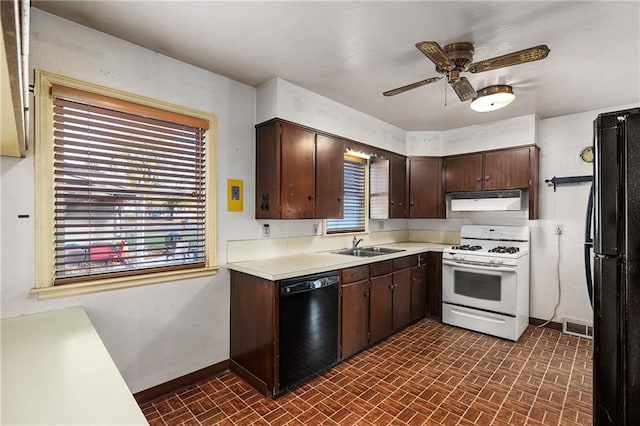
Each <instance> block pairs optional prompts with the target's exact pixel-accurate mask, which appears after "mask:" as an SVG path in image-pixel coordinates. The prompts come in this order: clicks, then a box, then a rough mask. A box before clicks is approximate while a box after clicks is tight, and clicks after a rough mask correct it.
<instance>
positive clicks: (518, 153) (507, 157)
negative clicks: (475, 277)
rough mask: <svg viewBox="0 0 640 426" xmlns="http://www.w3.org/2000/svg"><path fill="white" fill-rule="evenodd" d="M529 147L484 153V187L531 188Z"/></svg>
mask: <svg viewBox="0 0 640 426" xmlns="http://www.w3.org/2000/svg"><path fill="white" fill-rule="evenodd" d="M530 177H531V166H530V165H529V147H525V148H517V149H505V150H500V151H492V152H487V153H485V154H484V176H483V180H484V189H518V188H523V189H527V188H529V179H530Z"/></svg>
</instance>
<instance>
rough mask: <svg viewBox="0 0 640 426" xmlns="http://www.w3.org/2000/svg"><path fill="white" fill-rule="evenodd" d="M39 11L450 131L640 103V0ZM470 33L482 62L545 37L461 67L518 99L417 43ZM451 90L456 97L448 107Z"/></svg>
mask: <svg viewBox="0 0 640 426" xmlns="http://www.w3.org/2000/svg"><path fill="white" fill-rule="evenodd" d="M32 5H33V6H34V7H37V8H39V9H42V10H45V11H48V12H50V13H53V14H55V15H59V16H61V17H64V18H66V19H69V20H72V21H75V22H78V23H80V24H82V25H85V26H88V27H91V28H95V29H97V30H100V31H102V32H105V33H108V34H111V35H114V36H116V37H119V38H121V39H124V40H128V41H130V42H132V43H135V44H137V45H140V46H143V47H146V48H148V49H151V50H153V51H156V52H159V53H162V54H165V55H167V56H170V57H173V58H175V59H178V60H181V61H184V62H187V63H190V64H193V65H195V66H198V67H201V68H204V69H207V70H210V71H213V72H215V73H217V74H221V75H224V76H227V77H229V78H231V79H234V80H237V81H240V82H243V83H246V84H248V85H251V86H256V87H257V86H259V85H260V84H262V83H264V82H265V81H268V80H270V79H272V78H274V77H280V78H283V79H285V80H288V81H290V82H292V83H294V84H296V85H298V86H301V87H304V88H305V89H308V90H311V91H313V92H315V93H318V94H321V95H323V96H326V97H328V98H331V99H333V100H335V101H337V102H340V103H342V104H344V105H348V106H350V107H352V108H355V109H357V110H359V111H361V112H364V113H366V114H369V115H371V116H373V117H376V118H378V119H380V120H383V121H386V122H388V123H391V124H393V125H395V126H398V127H400V128H402V129H405V130H409V131H415V130H448V129H453V128H459V127H464V126H469V125H473V124H479V123H484V122H490V121H496V120H502V119H507V118H511V117H517V116H522V115H527V114H538V116H539V117H540V118H547V117H555V116H560V115H565V114H571V113H576V112H581V111H589V110H594V109H599V108H603V107H610V106H616V105H626V104H632V103H633V104H635V103H640V1H626V2H611V1H595V2H594V1H589V2H577V1H536V2H521V1H512V2H503V1H491V2H484V1H473V2H458V1H448V2H429V1H427V2H425V1H422V2H418V1H414V2H396V1H388V2H358V1H355V2H339V1H333V2H325V1H320V2H294V1H289V2H244V1H231V2H213V1H204V2H197V1H188V2H177V1H115V2H114V1H82V2H81V1H33V2H32ZM422 40H426V41H437V42H439V43H440V45H442V46H444V45H445V44H448V43H452V42H456V41H467V42H472V43H473V44H474V45H475V56H474V61H478V60H481V59H487V58H491V57H494V56H498V55H502V54H505V53H508V52H511V51H515V50H520V49H524V48H528V47H532V46H535V45H538V44H546V45H548V46H549V48H550V49H551V52H550V53H549V56H548V57H547V58H546V59H544V60H542V61H537V62H531V63H527V64H521V65H517V66H513V67H509V68H504V69H499V70H494V71H487V72H484V73H479V74H471V73H465V76H466V77H467V78H468V79H469V81H470V82H471V84H472V85H473V86H474V87H475V88H476V90H478V89H481V88H483V87H486V86H490V85H493V84H510V85H512V86H513V89H514V92H515V93H516V95H517V99H516V100H515V102H514V103H512V104H511V105H510V106H508V107H507V108H505V109H503V110H500V111H495V112H492V113H477V112H473V111H471V109H470V108H469V102H468V101H467V102H465V103H461V102H460V101H459V100H458V98H457V97H456V95H455V93H454V92H453V91H452V90H451V89H450V88H447V90H446V96H445V83H444V79H443V80H440V81H438V82H436V83H433V84H430V85H427V86H423V87H420V88H417V89H414V90H412V91H409V92H406V93H403V94H399V95H396V96H394V97H384V96H382V92H383V91H386V90H389V89H393V88H396V87H398V86H403V85H405V84H409V83H413V82H415V81H418V80H423V79H425V78H428V77H433V76H438V75H439V74H437V73H436V72H435V67H434V65H433V63H431V62H430V61H429V60H428V59H427V58H426V57H425V56H424V55H423V54H422V53H421V52H420V51H419V50H418V49H416V48H415V44H416V43H417V42H418V41H422ZM445 99H446V106H445Z"/></svg>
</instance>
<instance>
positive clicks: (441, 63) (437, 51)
mask: <svg viewBox="0 0 640 426" xmlns="http://www.w3.org/2000/svg"><path fill="white" fill-rule="evenodd" d="M416 47H417V48H418V49H419V50H420V51H421V52H422V53H424V55H425V56H426V57H427V58H429V59H430V60H431V62H433V63H434V64H436V67H437V68H441V69H443V70H445V71H451V70H452V69H454V68H455V67H456V64H454V63H453V61H452V60H451V59H449V57H448V56H447V54H446V53H444V50H442V47H440V45H439V44H438V43H437V42H435V41H421V42H419V43H416Z"/></svg>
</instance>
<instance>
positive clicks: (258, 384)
mask: <svg viewBox="0 0 640 426" xmlns="http://www.w3.org/2000/svg"><path fill="white" fill-rule="evenodd" d="M229 371H231V372H232V373H234V374H235V375H236V376H238V377H240V378H241V379H242V380H244V381H245V382H246V383H247V384H249V386H251V387H252V388H254V389H255V390H257V391H258V392H260V393H261V394H262V395H264V396H265V397H267V398H271V397H272V396H273V393H272V392H271V390H270V389H269V385H267V383H265V382H264V381H263V380H261V379H259V378H258V377H256V376H255V375H254V374H253V373H252V372H250V371H249V370H247V369H246V368H244V367H243V366H242V365H240V364H238V363H237V362H235V361H234V360H230V362H229Z"/></svg>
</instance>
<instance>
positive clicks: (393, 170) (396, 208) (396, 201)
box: [389, 154, 407, 219]
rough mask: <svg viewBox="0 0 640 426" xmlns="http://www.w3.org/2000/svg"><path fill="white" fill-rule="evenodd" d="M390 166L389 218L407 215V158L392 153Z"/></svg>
mask: <svg viewBox="0 0 640 426" xmlns="http://www.w3.org/2000/svg"><path fill="white" fill-rule="evenodd" d="M390 166H391V167H390V170H389V179H390V184H389V187H390V191H389V218H390V219H397V218H403V217H407V200H406V197H407V159H406V157H403V156H402V155H396V154H392V155H391V164H390Z"/></svg>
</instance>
